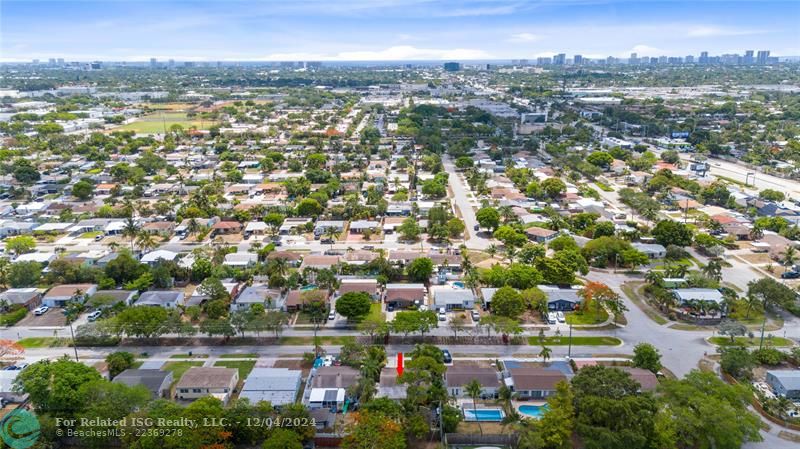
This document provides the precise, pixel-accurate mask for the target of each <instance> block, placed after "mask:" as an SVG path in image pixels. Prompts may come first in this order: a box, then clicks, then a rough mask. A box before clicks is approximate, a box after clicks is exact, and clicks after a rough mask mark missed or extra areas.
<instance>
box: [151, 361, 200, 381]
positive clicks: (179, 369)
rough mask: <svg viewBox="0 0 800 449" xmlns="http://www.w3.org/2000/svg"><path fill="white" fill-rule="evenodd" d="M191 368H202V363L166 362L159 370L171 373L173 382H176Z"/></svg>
mask: <svg viewBox="0 0 800 449" xmlns="http://www.w3.org/2000/svg"><path fill="white" fill-rule="evenodd" d="M193 366H203V362H167V363H166V364H165V365H164V366H163V367H162V368H161V369H162V370H167V371H172V379H173V382H178V381H179V380H180V379H181V377H183V374H184V373H185V372H186V371H188V370H189V368H191V367H193Z"/></svg>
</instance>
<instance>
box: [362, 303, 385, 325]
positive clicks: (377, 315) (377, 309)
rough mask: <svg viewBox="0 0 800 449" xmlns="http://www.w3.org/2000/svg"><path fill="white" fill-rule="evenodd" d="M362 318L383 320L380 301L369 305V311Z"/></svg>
mask: <svg viewBox="0 0 800 449" xmlns="http://www.w3.org/2000/svg"><path fill="white" fill-rule="evenodd" d="M364 319H365V320H368V321H383V320H384V318H383V312H382V311H381V303H379V302H373V303H372V304H371V305H370V306H369V313H368V314H367V316H366V317H364Z"/></svg>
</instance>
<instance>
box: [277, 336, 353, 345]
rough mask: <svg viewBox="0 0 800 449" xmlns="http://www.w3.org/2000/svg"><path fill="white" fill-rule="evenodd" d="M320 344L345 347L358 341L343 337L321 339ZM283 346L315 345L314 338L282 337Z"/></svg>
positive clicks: (351, 337) (350, 337)
mask: <svg viewBox="0 0 800 449" xmlns="http://www.w3.org/2000/svg"><path fill="white" fill-rule="evenodd" d="M319 340H320V344H322V345H343V344H345V343H352V342H354V341H355V340H356V337H353V336H342V337H330V336H325V337H319ZM279 344H282V345H288V346H305V345H313V344H314V337H281V338H280V343H279Z"/></svg>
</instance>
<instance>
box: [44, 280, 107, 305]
mask: <svg viewBox="0 0 800 449" xmlns="http://www.w3.org/2000/svg"><path fill="white" fill-rule="evenodd" d="M96 292H97V285H96V284H61V285H56V286H55V287H53V288H51V289H50V290H48V291H47V293H46V294H45V295H44V297H43V298H42V304H44V305H46V306H47V307H64V306H65V305H66V304H67V302H69V301H70V300H71V299H72V298H73V297H75V296H76V295H78V294H80V299H81V300H83V299H84V298H88V297H90V296H92V295H94V294H95V293H96Z"/></svg>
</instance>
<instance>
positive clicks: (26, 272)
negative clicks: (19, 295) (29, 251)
mask: <svg viewBox="0 0 800 449" xmlns="http://www.w3.org/2000/svg"><path fill="white" fill-rule="evenodd" d="M7 277H8V284H9V285H10V286H11V287H13V288H23V287H33V286H35V285H36V284H37V283H38V282H39V280H40V279H41V277H42V264H40V263H39V262H35V261H27V262H17V263H14V264H11V266H10V267H9V268H8V276H7Z"/></svg>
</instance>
